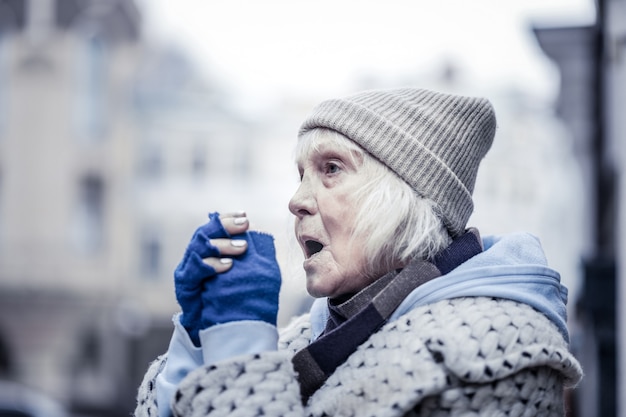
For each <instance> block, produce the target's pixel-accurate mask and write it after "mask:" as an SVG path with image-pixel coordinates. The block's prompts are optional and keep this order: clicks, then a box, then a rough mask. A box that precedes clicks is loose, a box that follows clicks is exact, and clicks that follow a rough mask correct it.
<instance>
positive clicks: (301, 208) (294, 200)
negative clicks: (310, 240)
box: [289, 178, 315, 218]
mask: <svg viewBox="0 0 626 417" xmlns="http://www.w3.org/2000/svg"><path fill="white" fill-rule="evenodd" d="M289 211H290V212H291V213H292V214H293V215H294V216H296V217H298V218H302V217H303V216H306V215H310V214H314V213H315V198H314V197H313V192H312V189H311V184H310V183H309V181H307V180H306V178H303V179H302V182H301V183H300V186H299V187H298V189H297V190H296V192H295V194H294V195H293V197H291V200H289Z"/></svg>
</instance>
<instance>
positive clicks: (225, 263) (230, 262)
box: [220, 258, 233, 265]
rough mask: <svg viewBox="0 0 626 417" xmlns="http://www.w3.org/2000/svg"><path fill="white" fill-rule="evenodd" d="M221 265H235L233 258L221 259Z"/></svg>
mask: <svg viewBox="0 0 626 417" xmlns="http://www.w3.org/2000/svg"><path fill="white" fill-rule="evenodd" d="M220 263H221V264H224V265H230V264H232V263H233V260H232V259H231V258H220Z"/></svg>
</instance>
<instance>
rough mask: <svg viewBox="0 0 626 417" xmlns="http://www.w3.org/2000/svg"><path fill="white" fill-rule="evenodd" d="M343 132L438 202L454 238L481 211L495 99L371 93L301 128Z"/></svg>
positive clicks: (317, 112) (327, 105) (322, 109)
mask: <svg viewBox="0 0 626 417" xmlns="http://www.w3.org/2000/svg"><path fill="white" fill-rule="evenodd" d="M315 128H327V129H332V130H335V131H337V132H339V133H341V134H342V135H344V136H346V137H348V138H349V139H351V140H352V141H354V142H356V143H357V144H359V145H360V146H361V147H362V148H364V149H365V150H366V151H367V152H369V153H370V154H371V155H373V156H374V157H375V158H377V159H378V160H379V161H381V162H382V163H383V164H385V165H387V166H388V167H389V168H390V169H391V170H392V171H394V172H395V173H396V174H397V175H398V176H400V178H402V179H403V180H404V181H406V182H407V183H408V184H409V185H410V186H411V187H412V188H413V189H414V190H415V191H416V192H417V194H418V195H420V196H422V197H426V198H429V199H431V200H433V201H434V202H435V203H436V204H437V205H438V207H439V209H440V210H441V213H442V215H443V220H444V223H445V225H446V227H447V228H448V230H449V232H450V234H451V235H452V236H457V235H459V234H460V233H462V232H463V231H464V230H465V227H466V224H467V220H468V219H469V217H470V215H471V214H472V211H473V209H474V204H473V202H472V192H473V191H474V182H475V181H476V172H477V171H478V165H479V164H480V161H481V160H482V158H483V157H484V156H485V154H486V153H487V151H488V150H489V148H490V147H491V143H492V141H493V137H494V134H495V130H496V117H495V113H494V110H493V107H492V106H491V103H489V101H488V100H486V99H484V98H476V97H464V96H458V95H451V94H443V93H438V92H434V91H429V90H419V89H412V88H405V89H396V90H378V91H366V92H362V93H359V94H355V95H352V96H349V97H346V98H342V99H333V100H327V101H324V102H322V103H321V104H319V105H318V106H317V107H315V109H313V112H312V113H311V114H310V115H309V117H308V118H307V119H306V120H305V121H304V123H303V124H302V126H301V127H300V133H299V136H301V135H303V134H304V133H306V132H307V131H309V130H312V129H315Z"/></svg>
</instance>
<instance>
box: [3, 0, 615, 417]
mask: <svg viewBox="0 0 626 417" xmlns="http://www.w3.org/2000/svg"><path fill="white" fill-rule="evenodd" d="M401 86H414V87H422V88H431V89H435V90H441V91H448V92H455V93H459V94H469V95H479V96H485V97H488V98H489V99H490V100H491V101H492V102H493V104H494V106H495V108H496V113H497V115H498V125H499V126H498V131H497V133H496V139H495V142H494V146H493V148H492V150H491V151H490V153H489V154H488V156H487V157H486V159H485V161H484V163H483V166H482V168H481V171H479V175H478V180H477V184H476V189H475V192H474V194H475V207H476V208H475V213H474V215H473V217H472V218H471V220H470V225H473V226H476V227H478V228H479V230H480V231H481V233H482V234H483V235H487V234H502V233H507V232H512V231H522V230H523V231H529V232H531V233H533V234H535V235H537V236H538V237H539V238H540V239H541V242H542V243H543V245H544V248H545V250H546V253H547V256H548V259H549V262H550V264H551V266H552V267H553V268H555V269H557V270H558V271H559V272H560V273H561V276H562V281H563V282H564V283H565V284H566V285H567V286H568V288H569V291H570V292H569V327H570V331H571V335H572V338H571V339H572V340H571V348H572V350H573V351H574V353H575V354H576V355H577V357H579V358H580V360H581V362H582V365H583V368H584V371H585V379H584V381H583V382H582V383H581V384H580V385H579V386H578V387H577V388H576V389H574V390H572V391H569V392H568V395H567V407H568V413H569V414H568V415H569V416H573V417H610V416H624V417H626V356H625V354H624V352H626V349H625V348H624V345H625V343H626V310H623V308H622V307H621V306H622V305H624V304H625V302H626V287H625V286H624V285H623V284H622V283H623V282H625V278H626V273H625V272H624V268H623V265H624V262H625V261H626V240H625V236H626V226H625V224H626V222H625V214H624V213H625V211H626V210H625V208H624V204H625V203H626V185H625V184H626V181H625V180H624V174H625V170H626V168H625V167H624V165H625V162H626V142H625V140H624V136H625V135H626V133H625V132H626V117H624V111H625V110H624V109H626V0H595V1H594V0H551V1H543V0H526V1H523V0H511V1H506V2H504V1H498V0H473V1H464V0H441V1H437V2H428V1H425V0H389V1H385V2H383V1H380V0H379V1H374V0H361V1H358V0H334V1H331V0H320V1H312V0H267V1H264V0H239V1H236V0H232V1H227V0H179V1H169V0H0V410H2V409H3V406H5V405H4V404H5V403H4V402H3V401H5V402H8V401H10V400H9V399H7V398H8V397H10V398H14V399H15V398H17V395H18V394H16V393H18V392H23V393H24V395H26V393H28V395H31V394H33V393H37V395H39V397H37V398H41V400H39V399H37V400H35V399H33V398H35V397H32V396H31V397H28V398H30V399H27V400H25V402H29V403H31V404H34V403H35V402H37V403H41V407H40V409H41V410H34V408H33V409H32V410H29V413H30V415H32V416H37V415H41V416H43V415H48V416H52V415H62V414H63V413H66V414H67V415H75V416H85V417H86V416H94V417H95V416H103V417H104V416H110V417H118V416H120V417H121V416H128V415H129V413H131V412H132V410H133V409H134V397H135V394H136V389H137V386H138V385H139V383H140V381H141V378H142V376H143V374H144V372H145V370H146V369H147V366H148V364H149V362H150V361H151V360H153V359H155V358H156V356H157V355H159V354H161V353H163V352H165V350H166V349H167V345H168V342H169V337H170V334H171V331H172V324H171V317H172V315H173V314H174V313H175V312H176V311H178V307H177V304H176V300H175V297H174V289H173V278H172V272H173V270H174V268H175V267H176V265H177V263H178V261H179V259H180V257H181V256H182V253H183V251H184V249H185V247H186V245H187V242H188V240H189V239H190V237H191V235H192V233H193V231H194V230H195V228H196V227H197V226H199V225H200V224H202V223H203V222H205V220H206V215H207V213H208V212H210V211H221V212H228V211H234V210H240V209H244V210H246V211H247V213H248V215H249V217H250V219H251V224H252V227H253V228H254V229H260V230H264V231H268V232H270V233H272V234H273V235H274V236H275V238H276V244H277V251H278V257H279V261H280V263H281V268H282V274H283V280H284V283H283V290H282V292H281V303H282V304H281V310H280V313H279V314H280V315H279V321H280V323H279V324H285V323H286V322H287V321H288V320H289V318H290V317H292V316H293V315H296V314H299V313H302V312H303V311H305V310H306V308H307V307H308V306H309V305H310V302H311V300H310V299H309V297H308V296H307V295H306V292H305V290H304V282H303V278H302V277H303V275H302V272H301V262H302V258H301V254H300V253H299V252H300V250H299V248H298V247H297V245H296V243H295V241H294V240H293V238H292V236H291V234H292V218H291V216H290V214H289V212H288V210H287V202H288V200H289V198H290V197H291V195H292V193H293V192H294V191H295V189H296V187H297V185H298V176H297V172H296V169H295V165H294V163H293V149H294V145H295V141H296V135H297V131H298V127H299V123H300V122H301V121H302V120H303V119H304V117H305V116H306V115H307V114H308V112H309V110H310V109H311V108H312V107H313V106H314V105H315V104H317V103H318V102H319V101H321V100H323V99H326V98H331V97H335V96H342V95H346V94H349V93H351V92H355V91H359V90H363V89H368V88H393V87H401ZM4 384H6V385H4ZM9 387H10V388H9ZM20 395H21V394H20ZM52 402H54V403H56V406H53V405H50V404H51V403H52ZM7 407H8V406H7Z"/></svg>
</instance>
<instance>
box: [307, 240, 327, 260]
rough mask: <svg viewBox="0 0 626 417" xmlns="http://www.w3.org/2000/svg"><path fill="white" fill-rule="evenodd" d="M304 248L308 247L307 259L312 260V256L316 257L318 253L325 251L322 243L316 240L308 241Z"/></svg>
mask: <svg viewBox="0 0 626 417" xmlns="http://www.w3.org/2000/svg"><path fill="white" fill-rule="evenodd" d="M304 246H305V247H306V257H307V258H310V257H311V256H313V255H315V254H316V253H318V252H320V251H321V250H322V249H324V245H322V244H321V243H320V242H317V241H315V240H307V241H306V242H304Z"/></svg>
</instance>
